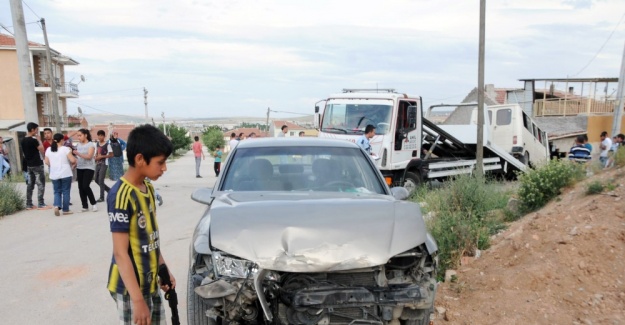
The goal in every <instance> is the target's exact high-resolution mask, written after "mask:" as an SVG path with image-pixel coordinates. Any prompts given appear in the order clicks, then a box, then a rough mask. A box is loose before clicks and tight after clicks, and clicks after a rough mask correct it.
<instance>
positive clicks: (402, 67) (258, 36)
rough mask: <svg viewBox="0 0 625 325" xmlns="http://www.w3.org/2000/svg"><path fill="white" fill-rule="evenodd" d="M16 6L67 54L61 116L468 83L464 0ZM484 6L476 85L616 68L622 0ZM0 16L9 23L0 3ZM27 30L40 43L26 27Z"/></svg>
mask: <svg viewBox="0 0 625 325" xmlns="http://www.w3.org/2000/svg"><path fill="white" fill-rule="evenodd" d="M26 3H27V4H28V5H29V6H30V8H32V10H33V11H34V12H35V13H36V15H38V16H39V17H44V18H45V19H46V24H47V27H48V35H49V40H50V44H51V46H52V48H54V49H55V50H57V51H59V52H61V53H63V54H65V55H68V56H70V57H72V58H73V59H75V60H77V61H79V62H80V65H78V66H72V67H69V68H68V69H67V71H66V79H68V80H69V79H72V78H74V82H78V81H79V80H80V75H84V76H85V78H86V81H85V82H82V83H81V84H80V85H79V88H80V98H78V99H75V100H71V102H70V103H69V109H68V111H69V113H74V112H76V107H77V106H80V107H82V110H83V111H84V112H85V113H87V114H94V113H101V112H102V111H106V112H111V113H116V114H127V115H143V114H144V105H143V91H142V88H143V87H146V88H147V89H148V91H149V94H148V102H149V105H148V106H149V113H150V116H154V117H159V118H160V114H161V112H164V113H165V115H166V116H176V117H195V118H200V117H225V116H259V117H260V116H264V114H265V112H266V110H267V107H271V109H273V110H276V111H289V112H300V113H306V114H312V113H313V110H314V103H315V102H316V101H317V100H319V99H322V98H325V97H327V96H328V95H330V94H332V93H336V92H340V90H341V89H343V88H376V87H379V88H395V89H396V90H398V91H400V92H405V93H408V94H412V95H419V96H422V97H423V100H424V103H425V104H426V105H427V104H433V103H440V102H458V101H460V100H462V99H463V97H464V96H465V95H466V94H467V93H468V92H469V91H470V90H471V89H472V88H473V87H475V86H476V85H477V58H478V36H479V35H478V31H479V1H478V0H412V1H410V0H386V1H370V0H349V1H348V0H332V1H330V0H315V1H311V0H299V1H293V0H272V1H269V0H258V1H249V0H248V1H236V0H228V1H223V0H211V1H206V0H177V1H171V0H107V1H85V0H53V1H50V0H46V1H44V0H28V1H26ZM33 11H31V10H29V8H28V7H27V6H26V5H24V15H25V19H26V22H27V23H30V22H34V21H36V20H38V17H37V16H36V15H35V13H33ZM486 13H487V14H486V83H493V84H495V86H497V87H507V88H516V87H522V84H521V82H519V81H518V79H521V78H564V77H567V76H569V77H618V75H619V71H620V65H621V57H622V54H623V47H624V44H625V21H622V20H623V17H624V15H625V1H623V0H603V1H601V0H599V1H590V0H509V1H506V0H500V1H487V10H486ZM0 23H2V24H4V25H5V26H11V25H13V22H12V20H11V13H10V7H9V1H8V0H5V1H1V2H0ZM9 29H11V28H9ZM2 32H4V33H6V31H4V30H3V31H2ZM27 32H28V37H29V39H30V40H31V41H35V42H41V43H43V36H42V32H41V29H40V28H39V26H38V25H37V24H28V25H27ZM612 32H614V33H613V35H612V36H611V38H610V39H609V41H608V42H607V43H606V40H607V39H608V37H609V36H610V34H611V33H612ZM604 43H605V46H604V47H603V48H602V49H601V50H600V48H601V47H602V45H604ZM597 53H598V54H597ZM593 58H594V59H593ZM591 60H592V61H591ZM589 62H590V64H589V65H588V63H589ZM584 67H585V68H584ZM615 87H616V85H614V86H613V88H615ZM273 116H284V117H289V116H293V117H295V116H297V115H291V114H284V113H282V114H278V113H274V114H273Z"/></svg>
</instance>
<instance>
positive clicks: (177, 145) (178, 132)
mask: <svg viewBox="0 0 625 325" xmlns="http://www.w3.org/2000/svg"><path fill="white" fill-rule="evenodd" d="M158 128H159V129H160V130H161V131H163V124H159V125H158ZM187 132H188V131H187V129H185V128H183V127H181V126H177V125H175V124H168V125H167V135H168V136H169V138H170V139H171V143H172V144H173V145H174V152H176V151H177V150H178V149H185V150H191V143H192V142H193V141H191V138H189V137H188V136H187Z"/></svg>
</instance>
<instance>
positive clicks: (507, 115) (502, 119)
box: [497, 108, 512, 125]
mask: <svg viewBox="0 0 625 325" xmlns="http://www.w3.org/2000/svg"><path fill="white" fill-rule="evenodd" d="M511 122H512V110H511V109H509V108H507V109H500V110H498V111H497V125H510V123H511Z"/></svg>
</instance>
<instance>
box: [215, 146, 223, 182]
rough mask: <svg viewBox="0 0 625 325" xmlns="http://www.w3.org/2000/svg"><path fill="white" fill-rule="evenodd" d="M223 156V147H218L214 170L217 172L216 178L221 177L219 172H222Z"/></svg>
mask: <svg viewBox="0 0 625 325" xmlns="http://www.w3.org/2000/svg"><path fill="white" fill-rule="evenodd" d="M223 154H224V153H223V152H222V151H221V146H217V148H216V149H215V153H214V154H213V157H215V165H214V166H213V169H214V170H215V177H218V176H219V171H220V170H221V156H222V155H223Z"/></svg>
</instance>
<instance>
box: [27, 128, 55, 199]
mask: <svg viewBox="0 0 625 325" xmlns="http://www.w3.org/2000/svg"><path fill="white" fill-rule="evenodd" d="M26 130H27V131H28V134H27V135H26V137H24V139H23V140H22V152H23V153H24V161H25V162H26V170H27V171H28V179H27V186H26V210H32V209H34V208H35V206H34V205H33V190H34V189H35V184H37V201H38V202H37V203H38V204H37V209H38V210H46V209H50V208H52V207H51V206H47V205H46V204H45V203H44V201H43V195H44V193H45V191H46V175H45V173H44V170H43V159H42V157H43V156H44V155H45V151H44V150H43V144H41V142H40V141H39V139H37V137H36V136H37V134H38V133H39V125H38V124H37V123H33V122H29V123H28V124H27V125H26Z"/></svg>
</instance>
